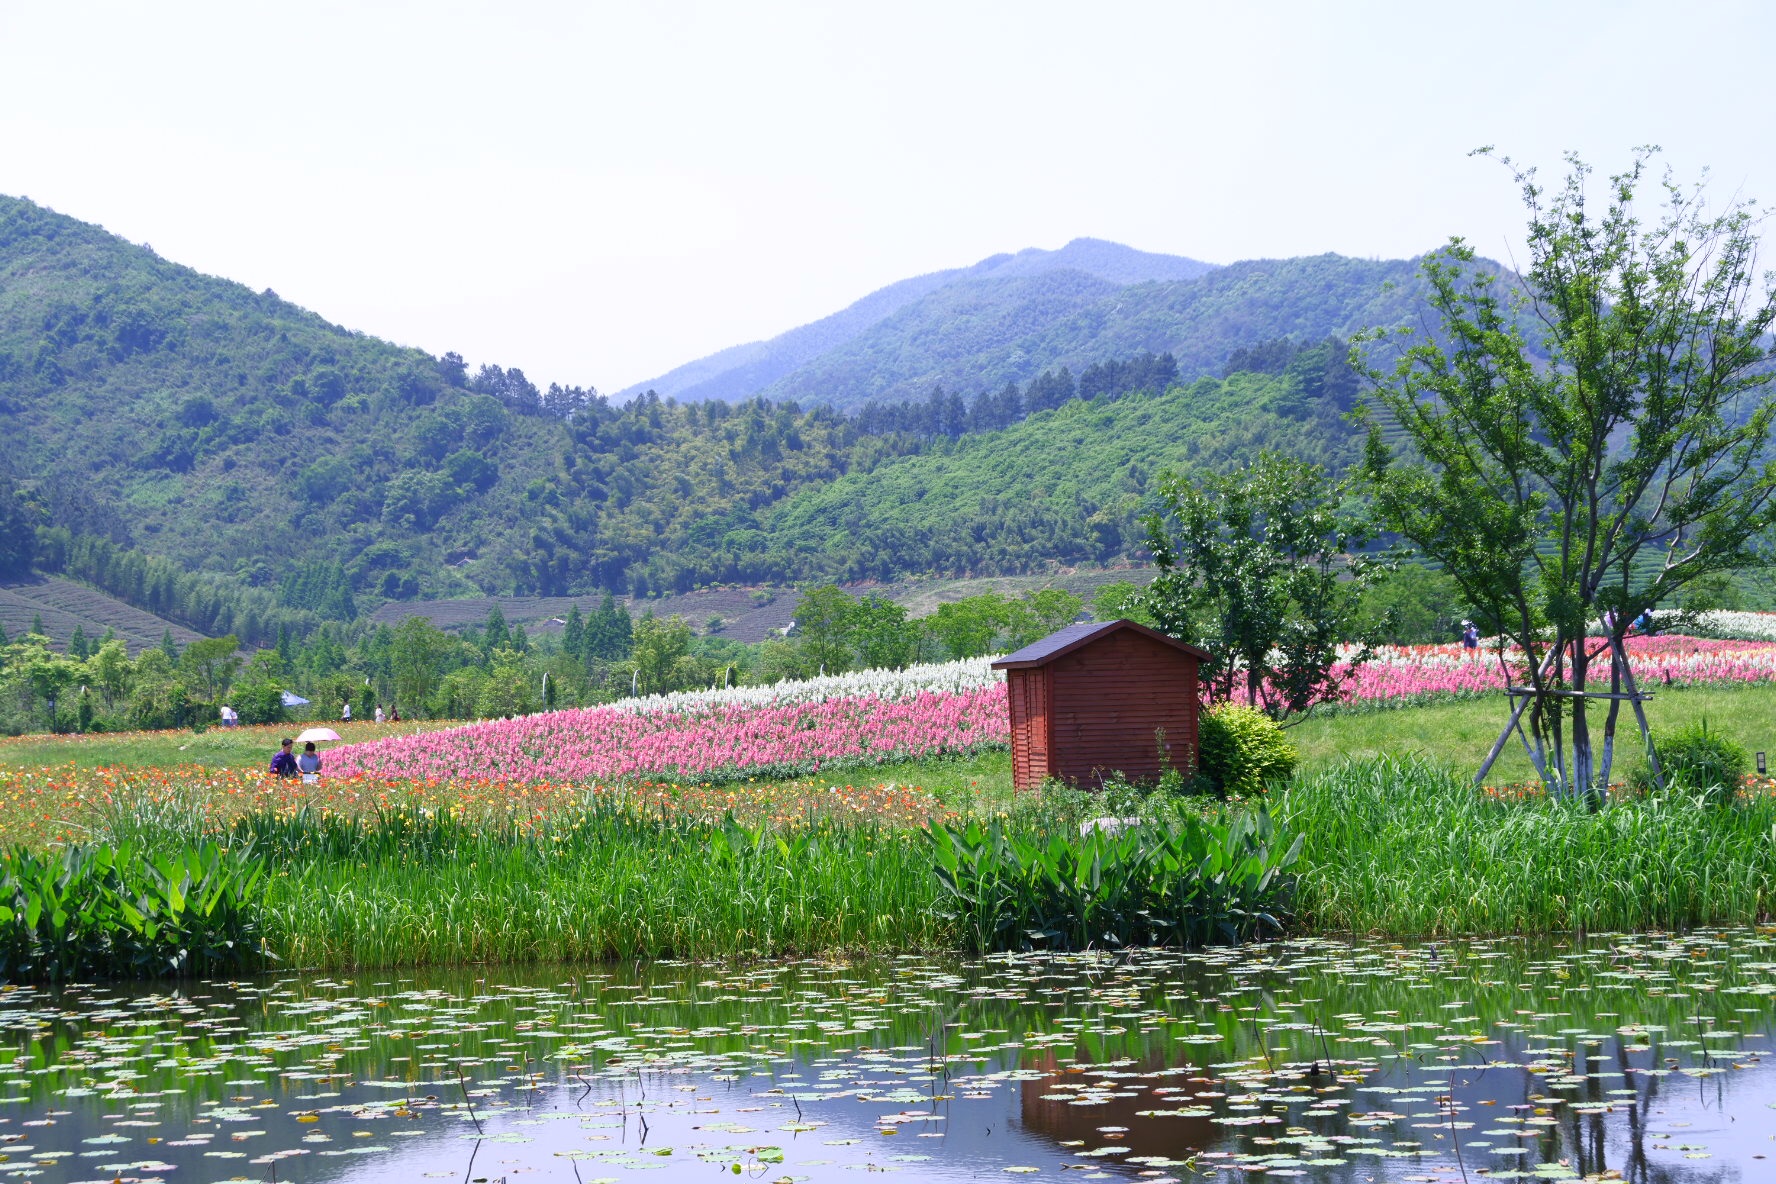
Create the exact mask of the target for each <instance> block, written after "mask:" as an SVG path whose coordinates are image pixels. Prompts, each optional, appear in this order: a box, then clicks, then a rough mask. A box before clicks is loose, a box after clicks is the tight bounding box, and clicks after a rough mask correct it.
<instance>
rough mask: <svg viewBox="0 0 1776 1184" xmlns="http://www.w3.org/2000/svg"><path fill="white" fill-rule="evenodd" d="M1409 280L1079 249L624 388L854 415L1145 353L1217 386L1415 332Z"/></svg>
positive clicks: (1396, 264) (1316, 267)
mask: <svg viewBox="0 0 1776 1184" xmlns="http://www.w3.org/2000/svg"><path fill="white" fill-rule="evenodd" d="M1124 252H1126V254H1122V253H1124ZM988 264H992V266H991V267H989V266H988ZM1119 264H1120V266H1119ZM1417 268H1418V264H1417V261H1416V260H1386V261H1372V260H1362V259H1347V258H1344V257H1342V256H1338V255H1320V256H1315V257H1310V258H1301V259H1260V260H1249V261H1247V262H1243V263H1235V264H1231V265H1229V266H1227V267H1213V268H1211V267H1208V266H1207V265H1203V264H1198V263H1196V262H1195V261H1193V260H1185V259H1178V258H1176V257H1172V256H1163V255H1143V254H1141V253H1140V252H1135V251H1131V250H1129V248H1126V247H1120V246H1118V245H1116V244H1113V243H1097V242H1094V241H1092V240H1080V241H1079V242H1076V243H1072V244H1069V245H1068V246H1067V247H1066V248H1064V249H1063V250H1061V251H1056V252H1046V253H1043V252H1025V253H1023V254H1020V255H1015V256H1002V257H998V261H995V260H988V261H986V262H985V263H982V264H980V265H978V266H977V267H975V268H970V269H967V270H966V271H960V272H939V273H936V274H935V275H932V276H921V277H918V278H917V279H914V280H907V281H903V282H902V283H901V284H896V285H893V286H892V287H890V288H884V289H882V291H880V292H877V293H874V294H872V295H871V296H869V297H866V298H865V299H864V300H862V301H859V302H858V303H857V304H855V305H853V306H851V307H850V308H848V309H846V310H844V311H843V312H841V313H838V314H835V315H834V316H833V317H829V318H826V319H825V320H822V321H816V322H814V323H813V324H811V325H805V326H803V327H802V328H800V329H795V330H791V331H790V332H789V333H785V334H783V335H782V336H780V337H777V338H774V339H772V340H771V341H768V342H759V343H755V344H753V345H748V346H737V347H735V348H734V349H732V350H725V351H723V352H722V353H720V354H715V355H712V356H711V357H709V358H704V359H701V360H700V361H697V362H693V363H690V364H689V365H687V366H683V367H680V368H679V369H678V370H675V371H672V372H671V373H670V374H667V375H663V376H661V377H660V378H658V379H655V380H653V381H652V382H650V383H642V384H639V385H638V386H637V387H634V388H631V390H632V391H635V390H646V389H653V390H656V391H658V392H659V393H661V394H671V395H675V396H676V397H678V398H680V399H684V400H689V399H700V398H709V397H722V398H730V399H732V398H743V397H747V396H751V395H760V396H763V397H765V398H769V399H773V400H782V399H790V400H794V401H796V402H798V403H801V404H803V405H808V404H813V403H821V404H826V405H829V406H833V407H837V408H839V409H841V410H847V411H850V410H856V409H857V408H859V407H861V406H863V405H865V404H867V403H870V402H874V401H900V400H907V399H917V398H924V397H925V396H926V395H927V393H928V392H929V391H930V390H931V389H932V388H933V387H942V388H944V389H946V390H950V391H963V392H977V391H983V390H997V389H999V388H1000V387H1003V386H1004V385H1005V384H1006V383H1008V382H1014V383H1020V384H1022V383H1027V382H1029V381H1031V380H1032V379H1034V378H1036V377H1037V376H1039V375H1040V374H1042V373H1043V372H1045V371H1049V370H1054V369H1059V368H1061V367H1066V368H1068V369H1069V370H1070V371H1071V372H1074V373H1078V372H1080V371H1082V370H1085V369H1087V368H1089V367H1091V366H1093V365H1095V364H1099V363H1103V362H1107V361H1113V360H1120V359H1126V358H1129V357H1132V356H1134V355H1136V354H1138V353H1141V352H1143V351H1147V352H1151V353H1154V354H1166V353H1169V354H1171V355H1172V356H1173V357H1174V358H1175V359H1176V361H1177V364H1178V373H1179V375H1180V376H1182V377H1184V378H1186V379H1190V378H1196V377H1198V376H1201V375H1205V374H1218V373H1220V372H1221V369H1222V367H1223V366H1224V365H1225V363H1226V361H1227V358H1228V357H1229V355H1230V354H1232V353H1233V351H1234V350H1236V349H1238V348H1240V347H1242V346H1245V345H1249V344H1251V343H1252V342H1253V341H1256V340H1259V339H1262V338H1275V337H1293V338H1295V339H1296V340H1298V341H1316V340H1319V339H1321V338H1324V337H1326V336H1329V335H1335V336H1340V337H1348V336H1349V335H1350V334H1352V333H1354V332H1357V331H1359V330H1362V329H1368V328H1372V327H1375V326H1392V325H1396V324H1400V323H1403V322H1406V321H1408V320H1410V319H1413V318H1414V317H1415V316H1416V313H1417V310H1418V308H1419V302H1420V299H1421V297H1422V294H1423V289H1422V287H1421V285H1420V284H1419V281H1418V279H1417Z"/></svg>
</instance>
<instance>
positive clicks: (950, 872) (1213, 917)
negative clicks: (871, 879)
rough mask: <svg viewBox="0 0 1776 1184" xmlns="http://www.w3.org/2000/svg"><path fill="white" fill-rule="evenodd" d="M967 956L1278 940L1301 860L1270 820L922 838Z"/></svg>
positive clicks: (942, 833)
mask: <svg viewBox="0 0 1776 1184" xmlns="http://www.w3.org/2000/svg"><path fill="white" fill-rule="evenodd" d="M929 833H930V836H931V846H932V852H933V855H934V856H935V859H936V863H937V875H938V879H939V881H940V882H941V883H942V884H943V888H944V898H945V903H946V905H947V907H948V910H949V912H950V913H951V915H952V916H953V917H954V918H955V919H956V921H957V922H958V923H959V924H960V926H961V929H962V933H961V936H962V941H963V944H964V945H965V946H966V948H967V949H968V950H969V952H970V953H988V952H992V951H996V950H1024V949H1061V950H1066V949H1073V950H1079V949H1086V948H1089V947H1102V946H1124V945H1173V944H1182V945H1203V944H1207V943H1210V942H1239V941H1245V940H1248V939H1250V938H1254V937H1262V936H1265V935H1267V934H1272V933H1280V932H1282V929H1283V922H1282V920H1281V919H1280V918H1281V917H1282V916H1284V915H1285V913H1286V909H1287V907H1288V905H1289V899H1290V895H1291V892H1292V890H1293V887H1294V884H1293V880H1292V879H1291V878H1290V877H1289V876H1288V874H1287V872H1288V869H1289V868H1290V866H1291V865H1293V864H1294V862H1295V860H1296V857H1297V856H1298V855H1299V854H1300V851H1301V844H1302V841H1301V839H1300V838H1299V837H1297V838H1295V839H1294V841H1293V842H1292V843H1291V842H1290V840H1289V838H1288V837H1287V836H1284V835H1280V834H1278V833H1277V832H1276V830H1275V828H1274V826H1273V824H1272V822H1271V818H1270V813H1269V811H1267V810H1265V809H1264V808H1262V807H1259V808H1256V809H1252V810H1245V811H1240V812H1238V813H1236V814H1234V815H1233V816H1232V817H1231V818H1229V819H1228V820H1226V821H1223V822H1216V821H1212V820H1209V819H1206V818H1202V817H1200V816H1191V815H1183V816H1179V817H1175V818H1172V819H1170V820H1168V821H1160V820H1150V821H1146V822H1143V823H1140V824H1138V825H1135V826H1132V827H1129V828H1128V829H1126V830H1120V832H1116V831H1112V830H1107V829H1100V828H1095V827H1094V828H1091V829H1088V830H1087V831H1086V833H1084V834H1083V835H1081V834H1078V833H1077V832H1075V833H1072V834H1068V833H1051V834H1050V835H1048V836H1047V837H1046V839H1044V838H1041V837H1036V836H1032V835H1020V834H1017V833H1014V832H1011V831H1008V830H1007V829H1006V828H1005V827H1004V826H1002V825H1001V824H1000V823H998V822H993V823H989V824H987V825H984V826H983V825H982V824H981V823H980V822H978V821H972V822H969V823H967V824H965V825H957V826H933V827H932V829H931V831H930V832H929Z"/></svg>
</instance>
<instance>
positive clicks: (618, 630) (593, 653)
mask: <svg viewBox="0 0 1776 1184" xmlns="http://www.w3.org/2000/svg"><path fill="white" fill-rule="evenodd" d="M584 645H585V655H584V656H585V660H586V662H588V663H591V662H593V661H596V660H602V661H606V662H615V661H617V660H618V659H621V658H627V657H628V656H629V652H630V650H631V649H633V648H634V645H635V622H634V621H632V620H630V619H629V610H628V609H626V608H624V607H623V606H622V605H619V604H618V603H617V598H616V597H614V596H612V595H611V594H610V593H609V592H606V593H605V594H604V601H603V603H601V604H600V605H599V606H598V611H597V612H595V613H593V614H592V618H591V620H589V621H587V622H586V638H585V642H584Z"/></svg>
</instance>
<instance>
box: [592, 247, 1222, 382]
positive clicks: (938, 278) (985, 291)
mask: <svg viewBox="0 0 1776 1184" xmlns="http://www.w3.org/2000/svg"><path fill="white" fill-rule="evenodd" d="M1212 270H1213V265H1211V264H1208V263H1200V262H1198V261H1197V260H1195V259H1186V258H1184V257H1182V256H1179V255H1155V254H1150V253H1148V252H1146V251H1137V250H1135V249H1134V248H1132V247H1125V246H1123V245H1122V244H1120V243H1109V242H1105V241H1103V240H1102V239H1093V238H1079V239H1074V240H1073V241H1072V242H1070V243H1068V244H1067V245H1066V246H1064V247H1062V248H1061V249H1060V250H1058V251H1044V250H1039V249H1036V248H1031V249H1029V250H1024V251H1019V252H1018V253H1017V254H1015V255H994V256H991V257H990V258H987V259H983V260H981V261H980V262H979V263H976V264H975V265H974V266H973V267H961V268H953V269H951V270H948V271H934V272H931V273H930V274H928V275H920V276H914V277H912V278H911V279H904V280H901V281H899V282H897V283H893V284H889V285H888V286H887V287H885V288H880V289H878V290H877V291H874V292H871V293H870V294H869V295H868V296H865V297H864V298H863V299H861V300H859V301H857V302H856V303H855V304H852V305H850V306H849V307H847V308H844V309H841V310H840V311H839V312H836V313H833V314H832V315H831V316H828V317H822V318H821V319H820V320H818V321H814V322H812V323H811V324H807V325H803V326H802V327H800V328H799V329H791V330H790V331H789V332H787V333H783V334H780V335H779V336H777V337H773V338H772V339H770V340H769V341H755V342H751V343H749V344H747V345H736V346H731V347H730V348H728V349H724V350H721V351H720V352H718V353H714V354H711V355H709V356H708V357H706V358H699V359H698V360H697V361H694V362H689V363H687V364H685V365H683V366H680V367H678V368H677V369H675V370H671V371H668V372H667V373H665V374H662V375H661V376H660V377H658V378H653V379H649V380H648V381H647V382H641V383H637V384H635V385H634V386H631V387H628V388H626V389H624V390H621V391H618V392H617V393H616V395H615V396H614V397H615V398H616V399H617V401H619V402H622V401H624V400H627V399H631V398H634V397H635V396H637V395H640V394H642V393H643V392H645V391H650V390H651V391H653V392H655V393H656V394H658V395H660V396H661V397H663V398H673V399H677V400H678V401H680V402H701V401H703V400H707V399H725V400H727V401H729V402H735V401H738V400H741V399H746V398H749V397H751V396H752V395H755V394H758V393H759V392H761V391H763V390H765V389H767V388H769V387H771V386H773V385H774V384H776V383H778V382H779V381H781V380H783V379H786V378H788V377H789V376H790V375H792V374H795V373H796V372H798V371H799V370H801V369H802V368H803V367H805V366H807V365H809V364H810V363H812V362H814V361H815V360H816V359H818V358H820V357H822V356H823V355H826V354H829V353H831V352H833V351H835V350H839V349H841V348H843V347H844V346H845V345H846V344H847V343H849V342H851V341H853V340H855V339H856V338H858V337H860V336H862V335H864V334H866V333H868V332H870V331H871V330H872V329H874V328H875V327H877V326H878V325H880V324H881V323H882V322H883V321H885V320H887V319H888V318H890V317H892V316H894V315H895V314H896V313H898V312H899V311H900V310H901V309H903V308H906V307H907V306H908V305H910V304H913V303H915V302H917V301H920V300H922V299H924V298H925V297H928V296H931V295H933V294H935V293H940V292H942V293H949V297H948V299H947V300H946V301H945V303H947V304H949V305H951V306H957V305H960V306H962V307H970V306H974V307H981V308H986V307H989V306H991V305H993V304H994V303H996V302H997V300H998V299H999V297H998V296H997V294H996V289H1000V290H1002V288H1000V285H1002V282H1003V281H1008V280H1024V281H1030V280H1038V279H1040V278H1042V277H1045V276H1050V275H1052V276H1055V277H1056V285H1057V286H1058V287H1060V288H1068V287H1077V286H1079V285H1080V284H1081V283H1082V282H1085V281H1088V280H1096V281H1098V291H1099V293H1100V294H1103V293H1108V292H1111V291H1114V290H1115V289H1117V288H1120V287H1124V286H1126V285H1128V284H1136V283H1143V282H1146V281H1152V280H1185V279H1194V278H1195V277H1197V276H1199V275H1203V274H1205V273H1207V272H1209V271H1212ZM1045 286H1046V285H1044V284H1041V283H1035V284H1031V283H1025V284H1023V285H1021V287H1022V288H1023V289H1024V290H1026V291H1032V292H1037V291H1041V290H1042V289H1043V288H1044V287H1045ZM920 393H921V394H923V393H924V392H923V391H921V392H920ZM821 401H826V400H824V399H823V400H821ZM842 401H843V402H846V403H847V404H849V403H854V402H856V400H855V399H852V400H842Z"/></svg>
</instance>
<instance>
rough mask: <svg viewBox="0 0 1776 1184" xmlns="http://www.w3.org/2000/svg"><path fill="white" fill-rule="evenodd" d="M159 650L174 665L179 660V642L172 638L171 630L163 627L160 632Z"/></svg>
mask: <svg viewBox="0 0 1776 1184" xmlns="http://www.w3.org/2000/svg"><path fill="white" fill-rule="evenodd" d="M160 652H161V653H163V654H165V655H166V656H167V661H168V662H171V663H173V664H174V665H175V666H176V665H178V662H179V643H178V642H176V641H174V640H173V631H172V630H171V629H163V630H161V633H160Z"/></svg>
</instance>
